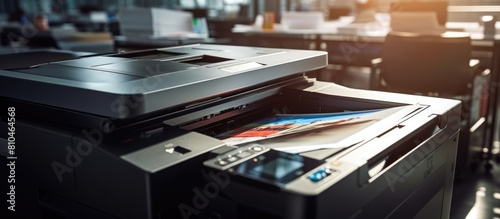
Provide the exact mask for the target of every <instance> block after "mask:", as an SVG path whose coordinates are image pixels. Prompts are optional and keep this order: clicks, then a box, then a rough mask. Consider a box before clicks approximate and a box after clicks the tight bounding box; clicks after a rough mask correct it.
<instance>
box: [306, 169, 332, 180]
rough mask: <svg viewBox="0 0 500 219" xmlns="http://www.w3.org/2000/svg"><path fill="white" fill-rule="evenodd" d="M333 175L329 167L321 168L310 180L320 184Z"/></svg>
mask: <svg viewBox="0 0 500 219" xmlns="http://www.w3.org/2000/svg"><path fill="white" fill-rule="evenodd" d="M330 174H331V169H330V168H328V167H325V168H321V169H319V170H316V172H314V173H312V174H311V175H310V176H309V179H310V180H311V181H313V182H319V181H321V180H323V179H324V178H325V177H327V176H329V175H330Z"/></svg>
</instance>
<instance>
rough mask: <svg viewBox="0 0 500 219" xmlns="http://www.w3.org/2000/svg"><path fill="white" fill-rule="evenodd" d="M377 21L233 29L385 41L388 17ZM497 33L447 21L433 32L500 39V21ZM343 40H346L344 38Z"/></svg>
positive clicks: (235, 30) (475, 24)
mask: <svg viewBox="0 0 500 219" xmlns="http://www.w3.org/2000/svg"><path fill="white" fill-rule="evenodd" d="M378 17H379V18H377V19H376V20H377V21H376V22H371V23H352V21H353V18H352V17H345V18H341V19H339V20H335V21H327V22H324V23H323V25H322V27H321V28H318V29H287V28H285V27H283V26H282V25H280V24H275V26H274V29H273V30H272V31H269V30H265V31H264V30H262V28H260V27H258V26H251V25H236V26H235V27H234V28H233V29H232V31H233V33H238V34H259V35H288V36H290V37H293V36H297V35H299V36H300V35H321V38H322V39H325V40H328V39H332V40H335V39H337V38H336V37H353V36H357V37H366V38H367V40H370V41H374V42H377V41H383V40H384V38H385V36H386V35H387V33H388V32H389V31H390V30H391V29H390V25H389V23H388V21H387V19H386V18H384V17H383V16H378ZM496 29H497V31H496V34H495V36H494V38H485V36H484V27H483V26H481V25H480V24H479V23H478V22H447V23H446V26H445V27H442V29H439V30H436V31H433V32H439V33H442V32H446V31H451V32H456V31H463V32H466V33H468V34H470V36H471V38H472V39H473V40H491V39H495V40H500V22H497V23H496ZM342 40H345V38H343V39H342Z"/></svg>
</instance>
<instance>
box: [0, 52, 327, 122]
mask: <svg viewBox="0 0 500 219" xmlns="http://www.w3.org/2000/svg"><path fill="white" fill-rule="evenodd" d="M326 64H327V53H326V52H324V51H311V50H293V49H269V48H257V47H243V46H226V45H203V44H201V45H200V44H197V45H189V46H180V47H172V48H162V49H153V50H142V51H136V52H129V53H118V54H113V55H100V56H91V57H83V58H79V59H74V60H68V61H60V62H52V63H45V64H41V65H36V66H31V67H29V68H24V69H14V70H0V93H1V94H2V96H4V97H7V98H13V99H17V100H22V101H29V102H34V103H38V104H44V105H48V106H54V107H59V108H64V109H70V110H75V111H80V112H84V113H90V114H94V115H99V116H106V117H111V118H120V119H125V118H134V117H137V116H140V115H145V114H148V113H151V112H155V111H158V110H162V109H166V108H170V107H174V106H180V105H186V104H189V103H196V102H201V101H205V100H210V99H214V98H217V97H220V96H228V95H231V94H233V93H238V92H240V91H244V90H248V89H250V88H252V87H257V86H262V85H264V84H266V83H272V82H273V81H277V80H279V79H280V78H285V77H290V76H293V75H300V74H301V73H303V72H305V71H310V70H314V69H318V68H322V67H324V66H326ZM27 88H29V89H27Z"/></svg>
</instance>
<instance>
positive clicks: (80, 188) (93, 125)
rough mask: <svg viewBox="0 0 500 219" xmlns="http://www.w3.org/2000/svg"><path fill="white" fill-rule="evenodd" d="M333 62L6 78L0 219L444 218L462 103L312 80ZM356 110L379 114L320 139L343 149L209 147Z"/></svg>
mask: <svg viewBox="0 0 500 219" xmlns="http://www.w3.org/2000/svg"><path fill="white" fill-rule="evenodd" d="M326 65H327V52H324V51H312V50H293V49H272V48H257V47H243V46H229V45H203V44H196V45H188V46H180V47H171V48H161V49H153V50H141V51H134V52H125V53H116V54H107V55H94V56H87V57H81V58H77V59H73V60H66V61H58V62H51V63H42V64H38V65H35V66H27V67H25V68H16V69H7V70H0V95H1V97H0V98H1V106H2V107H1V108H0V110H2V111H4V112H2V113H1V114H0V115H1V123H0V125H1V127H0V130H4V131H2V132H1V133H0V137H1V141H0V142H2V145H4V146H5V147H4V146H2V148H4V149H2V159H3V161H5V163H7V162H9V161H10V160H11V159H14V158H12V157H15V159H16V160H15V162H16V182H15V183H16V184H15V206H16V211H15V212H13V211H8V212H7V213H8V214H9V215H10V216H12V217H15V216H18V217H19V218H134V219H135V218H144V219H146V218H148V219H153V218H412V217H414V218H448V217H449V213H450V204H451V192H452V185H453V177H454V167H455V160H456V158H455V157H456V148H457V141H458V131H459V126H460V102H459V101H455V100H448V99H440V98H434V97H425V96H414V95H406V94H396V93H388V92H380V91H368V90H360V89H352V88H347V87H344V86H340V85H338V84H335V83H331V82H324V81H318V80H315V79H314V78H313V77H311V76H310V75H314V74H313V73H314V71H318V70H321V68H323V67H325V66H326ZM8 109H9V110H10V109H12V110H11V111H14V112H15V116H12V114H7V110H8ZM11 111H9V112H11ZM358 111H363V112H364V111H376V112H377V113H378V114H379V115H382V114H383V116H382V117H378V118H377V119H373V120H370V121H369V122H367V123H360V124H350V125H346V126H339V127H335V128H332V129H331V130H329V131H331V132H330V133H331V134H330V135H329V136H327V137H326V138H324V139H323V140H325V139H327V140H328V139H331V140H332V141H334V140H335V139H339V136H342V135H344V137H346V138H350V139H351V140H352V139H353V137H352V136H355V141H353V142H352V143H351V144H349V145H348V146H346V147H337V148H334V147H328V146H324V147H316V148H314V147H311V149H310V150H307V148H308V146H309V145H308V142H309V141H308V139H310V138H309V137H307V138H305V137H304V136H303V137H302V138H301V141H300V143H297V145H295V146H300V147H302V148H306V150H303V151H300V152H289V151H288V152H287V151H284V150H282V148H281V149H280V148H279V146H276V145H277V142H276V141H278V142H279V141H280V138H276V139H274V144H263V143H259V142H249V143H245V144H236V145H231V144H228V143H226V142H225V141H224V139H221V138H219V137H218V136H220V135H221V134H223V133H227V132H231V131H232V130H236V129H238V128H241V127H244V126H245V125H248V124H251V123H253V122H255V121H258V120H261V119H263V118H266V117H269V116H272V115H276V114H294V115H300V114H323V113H342V112H358ZM12 117H15V123H9V122H12V121H11V119H9V118H12ZM361 124H363V127H362V128H360V127H361V126H360V125H361ZM11 126H14V127H15V153H14V154H9V153H8V152H7V151H6V148H7V144H9V145H10V140H13V139H10V140H8V139H9V135H7V132H6V131H5V130H7V129H8V127H11ZM346 130H350V131H346ZM318 132H319V131H318ZM315 133H316V131H313V132H308V133H307V135H310V136H312V137H314V136H315ZM336 133H338V134H336ZM346 133H350V134H349V135H346ZM349 136H351V137H349ZM312 137H311V138H312ZM304 139H305V140H304ZM356 139H357V140H356ZM335 141H336V140H335ZM8 142H9V143H8ZM326 143H327V144H326V145H329V144H328V142H326ZM292 144H293V138H292ZM299 144H300V145H299Z"/></svg>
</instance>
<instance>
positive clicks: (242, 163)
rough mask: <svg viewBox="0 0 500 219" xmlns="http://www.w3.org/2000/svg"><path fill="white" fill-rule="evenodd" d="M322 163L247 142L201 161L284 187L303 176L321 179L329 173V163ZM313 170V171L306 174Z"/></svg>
mask: <svg viewBox="0 0 500 219" xmlns="http://www.w3.org/2000/svg"><path fill="white" fill-rule="evenodd" d="M324 163H325V161H323V160H316V159H312V158H309V157H304V156H301V155H299V154H291V153H286V152H282V151H277V150H273V149H270V148H267V147H265V146H262V145H259V144H250V145H247V146H243V147H240V148H238V149H235V150H233V151H230V152H228V153H225V154H222V155H219V156H217V157H216V158H213V159H211V160H208V161H205V163H204V164H205V166H208V167H211V168H214V169H218V170H221V171H228V172H229V173H231V174H235V175H239V176H243V177H246V178H250V179H253V180H257V181H260V182H264V183H268V184H272V185H276V186H284V185H285V184H287V183H289V182H291V181H293V180H296V179H298V178H303V177H306V178H308V179H309V180H310V181H312V182H319V181H321V180H323V179H324V178H326V177H328V176H329V175H331V173H332V170H331V168H329V167H328V166H326V167H321V168H319V167H320V166H322V165H323V164H324ZM318 168H319V169H318ZM314 169H316V171H314V172H312V174H311V173H309V172H310V171H312V170H314Z"/></svg>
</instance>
